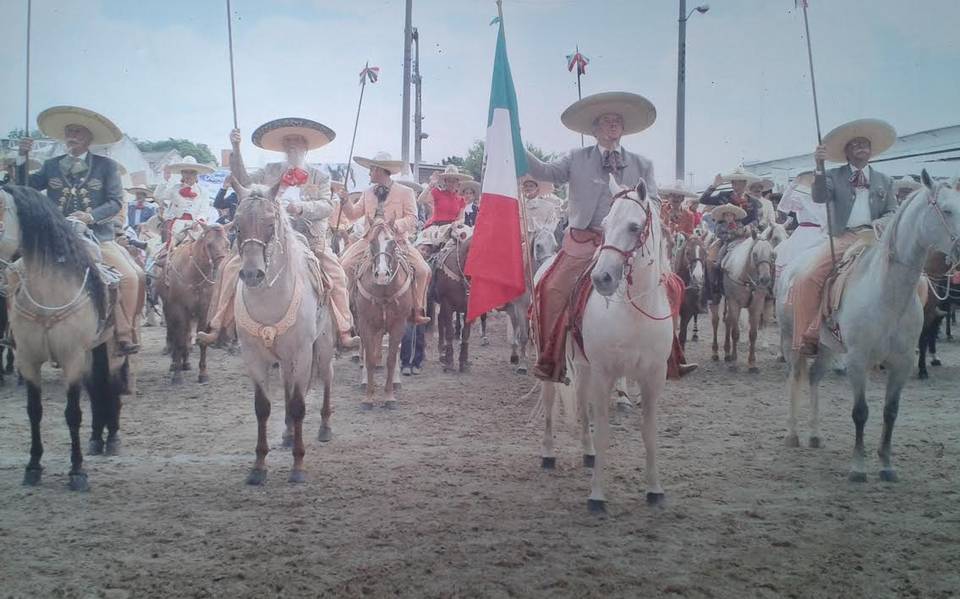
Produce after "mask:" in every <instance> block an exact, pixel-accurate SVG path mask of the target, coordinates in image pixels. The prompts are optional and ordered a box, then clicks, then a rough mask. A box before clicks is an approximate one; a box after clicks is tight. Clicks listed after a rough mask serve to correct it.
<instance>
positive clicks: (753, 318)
mask: <svg viewBox="0 0 960 599" xmlns="http://www.w3.org/2000/svg"><path fill="white" fill-rule="evenodd" d="M771 230H772V229H770V228H767V230H765V231H764V232H763V233H761V234H760V235H759V236H756V237H754V238H751V239H744V240H741V241H740V242H739V243H737V245H736V246H735V247H733V248H731V249H729V250H728V251H727V255H726V257H725V259H724V264H723V265H722V273H723V275H722V276H723V299H724V307H723V321H724V327H723V328H724V331H723V360H724V361H725V362H731V368H734V369H735V368H736V362H737V344H738V343H739V342H740V312H741V310H743V309H746V310H747V316H748V326H749V336H750V351H749V354H748V355H747V367H748V370H749V372H751V373H756V372H759V371H760V370H759V369H758V368H757V355H756V346H757V330H758V329H759V328H760V319H761V316H762V315H763V311H764V307H765V306H766V301H767V296H768V295H773V262H774V260H775V259H776V255H775V254H774V251H773V245H772V244H771V243H770V241H769V239H768V238H769V235H770V232H771ZM719 308H720V306H719V305H718V304H717V303H712V304H711V305H710V316H711V320H712V321H713V346H712V349H713V355H712V358H713V360H715V361H716V360H718V359H719V356H718V355H717V352H718V350H719V348H718V346H717V329H718V328H719V321H720V316H719Z"/></svg>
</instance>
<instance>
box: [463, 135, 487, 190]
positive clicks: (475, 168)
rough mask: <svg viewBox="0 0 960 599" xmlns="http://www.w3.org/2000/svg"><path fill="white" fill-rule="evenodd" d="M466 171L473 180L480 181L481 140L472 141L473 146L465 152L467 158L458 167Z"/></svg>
mask: <svg viewBox="0 0 960 599" xmlns="http://www.w3.org/2000/svg"><path fill="white" fill-rule="evenodd" d="M459 166H461V167H462V168H463V170H465V171H467V173H469V174H470V175H471V176H473V178H474V180H476V181H481V180H482V178H483V140H482V139H477V140H474V142H473V145H472V146H470V149H469V150H467V156H466V157H465V158H464V159H463V164H461V165H459Z"/></svg>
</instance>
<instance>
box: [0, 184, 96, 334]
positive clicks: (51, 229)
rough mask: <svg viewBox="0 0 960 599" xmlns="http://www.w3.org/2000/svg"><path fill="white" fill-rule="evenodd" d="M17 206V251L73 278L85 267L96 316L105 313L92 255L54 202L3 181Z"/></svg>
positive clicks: (27, 188)
mask: <svg viewBox="0 0 960 599" xmlns="http://www.w3.org/2000/svg"><path fill="white" fill-rule="evenodd" d="M4 190H5V191H6V192H7V193H9V194H10V196H11V197H12V198H13V201H14V203H15V204H16V207H17V220H18V221H19V223H20V253H21V255H22V256H23V257H24V259H25V260H27V261H31V262H37V263H39V264H40V265H41V266H42V267H47V266H50V267H55V268H58V269H60V270H62V271H63V272H64V273H66V275H67V276H69V277H72V278H73V279H75V280H80V279H81V278H82V277H83V273H84V272H86V271H87V270H88V269H89V272H90V276H87V284H86V286H87V292H88V293H89V294H90V298H91V299H92V300H93V304H94V306H95V307H96V309H97V314H98V315H99V317H100V319H101V320H102V319H104V318H105V317H106V310H107V292H106V288H105V286H104V284H103V280H102V279H101V278H100V271H99V269H98V267H97V264H96V262H95V261H94V259H93V256H92V255H91V254H90V251H89V250H88V249H87V247H86V246H85V243H84V241H83V240H82V239H80V236H79V235H78V234H77V232H76V231H75V230H74V229H73V226H72V225H71V224H70V223H69V222H67V219H66V218H64V216H63V214H61V213H60V211H59V210H58V209H57V206H56V204H54V202H53V201H52V200H49V199H48V198H47V197H46V196H45V195H43V194H42V193H40V192H39V191H37V190H35V189H32V188H30V187H23V186H20V185H7V186H5V187H4Z"/></svg>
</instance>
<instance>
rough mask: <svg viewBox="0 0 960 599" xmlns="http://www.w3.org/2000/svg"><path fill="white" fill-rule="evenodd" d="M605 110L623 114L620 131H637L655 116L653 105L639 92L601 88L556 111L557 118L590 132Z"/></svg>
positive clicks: (568, 127)
mask: <svg viewBox="0 0 960 599" xmlns="http://www.w3.org/2000/svg"><path fill="white" fill-rule="evenodd" d="M605 114H618V115H620V116H621V117H622V118H623V134H624V135H631V134H633V133H640V132H641V131H643V130H644V129H646V128H647V127H649V126H650V125H652V124H653V122H654V121H655V120H657V109H656V108H654V106H653V103H652V102H651V101H650V100H648V99H646V98H644V97H643V96H641V95H640V94H632V93H629V92H604V93H601V94H593V95H592V96H587V97H586V98H583V99H582V100H578V101H576V102H574V103H573V104H571V105H570V106H569V107H568V108H567V109H566V110H564V111H563V114H561V115H560V122H562V123H563V124H564V125H565V126H566V127H567V129H571V130H573V131H576V132H577V133H583V134H584V135H593V123H594V122H595V121H596V120H597V119H598V118H599V117H601V116H602V115H605Z"/></svg>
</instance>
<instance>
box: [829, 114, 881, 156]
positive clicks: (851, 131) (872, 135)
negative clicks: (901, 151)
mask: <svg viewBox="0 0 960 599" xmlns="http://www.w3.org/2000/svg"><path fill="white" fill-rule="evenodd" d="M858 137H865V138H867V139H869V140H870V151H871V155H872V156H877V155H879V154H882V153H884V152H886V151H887V150H889V149H890V147H891V146H892V145H893V144H894V143H895V142H896V141H897V132H896V130H895V129H894V128H893V126H892V125H890V123H887V122H886V121H881V120H880V119H859V120H856V121H850V122H849V123H845V124H843V125H840V126H839V127H837V128H836V129H834V130H833V131H831V132H830V133H827V134H826V135H825V136H824V137H823V141H822V142H821V143H822V144H823V146H824V147H825V148H826V150H827V160H829V161H830V162H846V161H847V154H846V151H845V150H846V147H847V144H848V143H850V142H851V141H852V140H854V139H856V138H858Z"/></svg>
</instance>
